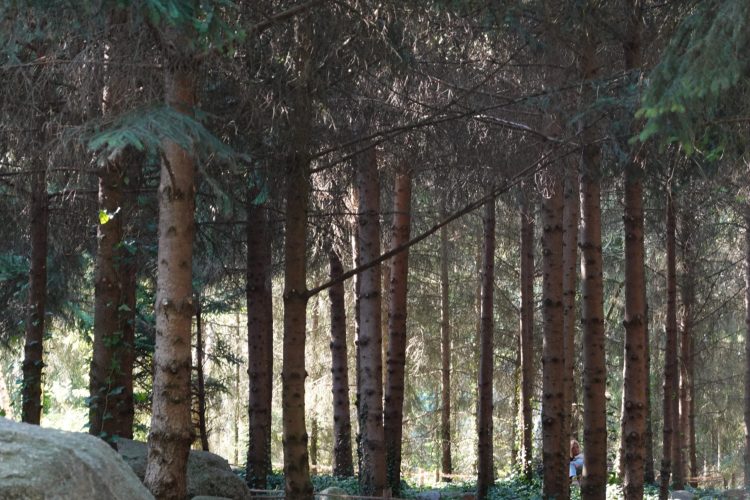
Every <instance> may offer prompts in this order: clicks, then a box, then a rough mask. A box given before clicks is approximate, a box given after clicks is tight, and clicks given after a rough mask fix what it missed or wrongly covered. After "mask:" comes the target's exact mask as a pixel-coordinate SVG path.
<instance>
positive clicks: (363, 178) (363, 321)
mask: <svg viewBox="0 0 750 500" xmlns="http://www.w3.org/2000/svg"><path fill="white" fill-rule="evenodd" d="M357 162H358V164H357V166H356V172H355V177H356V185H357V191H358V193H359V210H358V212H359V220H358V233H359V234H358V236H359V239H358V252H359V259H360V260H361V262H363V263H365V262H370V261H372V260H375V259H376V258H377V257H378V256H379V255H380V180H379V175H378V165H377V156H376V152H375V149H374V147H373V148H370V149H368V150H366V151H364V152H363V153H362V154H361V155H359V158H358V159H357ZM359 278H360V279H359V281H358V287H359V290H358V292H357V302H358V304H359V315H360V323H359V338H358V339H357V346H358V352H357V355H358V360H359V362H358V364H357V369H358V370H359V374H358V377H357V378H358V383H359V385H360V387H359V388H358V393H359V397H358V415H359V433H360V449H361V453H362V459H361V466H360V471H359V484H360V491H361V492H362V494H363V495H366V496H381V495H383V494H384V491H385V488H386V464H385V436H384V431H383V378H382V377H383V376H382V370H383V359H382V355H383V353H382V330H381V325H380V320H381V317H380V307H381V291H380V284H381V282H380V266H379V265H376V266H373V267H371V268H369V269H367V270H366V271H364V272H362V273H361V274H360V277H359ZM399 425H400V422H399Z"/></svg>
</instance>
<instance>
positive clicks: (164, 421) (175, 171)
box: [144, 39, 198, 499]
mask: <svg viewBox="0 0 750 500" xmlns="http://www.w3.org/2000/svg"><path fill="white" fill-rule="evenodd" d="M180 42H184V40H180V39H178V40H177V43H178V44H179V43H180ZM175 52H176V51H175ZM165 64H166V66H167V72H166V85H165V86H166V100H167V103H168V104H169V105H170V106H173V107H174V108H175V109H177V110H178V111H180V112H182V113H185V114H191V113H192V112H193V109H192V108H193V106H195V103H196V81H197V74H198V73H197V72H198V68H197V63H196V62H195V61H194V60H193V59H192V58H191V56H190V55H189V54H176V53H174V54H172V55H171V56H170V57H169V58H168V60H167V61H166V63H165ZM164 148H165V151H164V161H162V165H161V177H160V182H159V243H158V246H159V249H158V257H157V263H158V274H157V284H156V305H155V314H156V347H155V351H154V361H153V362H154V385H153V394H154V398H153V403H152V414H151V431H150V433H149V440H148V465H147V467H146V477H145V480H144V483H145V484H146V486H147V487H148V489H149V490H151V493H153V494H154V496H155V497H157V498H160V499H172V498H174V499H183V498H185V496H186V495H187V478H186V472H187V458H188V451H189V449H190V443H191V442H192V441H193V422H192V418H191V412H190V409H191V391H190V371H191V366H192V363H191V360H190V358H191V337H192V336H191V330H192V320H193V312H194V308H195V307H194V306H195V305H194V303H193V289H192V276H193V272H192V270H193V235H194V234H195V220H194V216H195V161H194V159H193V157H192V156H191V153H190V152H188V151H186V150H184V149H182V148H181V147H180V146H179V145H177V144H176V143H174V142H171V141H167V142H166V144H165V146H164Z"/></svg>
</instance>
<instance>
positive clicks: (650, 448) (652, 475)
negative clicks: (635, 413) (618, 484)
mask: <svg viewBox="0 0 750 500" xmlns="http://www.w3.org/2000/svg"><path fill="white" fill-rule="evenodd" d="M643 294H644V295H646V290H645V288H644V289H643ZM643 300H644V302H646V298H645V297H644V299H643ZM648 318H649V308H648V304H646V326H645V328H646V339H647V340H646V352H645V356H646V470H645V471H644V472H643V480H644V481H645V482H646V483H647V484H655V483H656V471H655V470H654V430H653V426H652V416H651V377H650V374H651V335H650V333H649V327H648Z"/></svg>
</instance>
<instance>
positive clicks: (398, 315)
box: [384, 168, 411, 496]
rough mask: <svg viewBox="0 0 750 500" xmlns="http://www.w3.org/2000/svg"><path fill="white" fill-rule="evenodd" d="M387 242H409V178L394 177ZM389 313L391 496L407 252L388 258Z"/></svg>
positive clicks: (396, 480) (399, 417)
mask: <svg viewBox="0 0 750 500" xmlns="http://www.w3.org/2000/svg"><path fill="white" fill-rule="evenodd" d="M394 189H395V193H394V198H393V231H392V236H391V242H392V245H393V248H397V247H399V246H401V245H403V244H405V243H406V242H408V241H409V234H410V231H411V174H410V172H409V171H408V169H407V168H401V169H400V170H399V172H397V173H396V183H395V186H394ZM390 267H391V272H390V300H389V301H388V302H389V305H390V310H389V315H388V339H389V343H388V361H387V363H388V370H387V372H386V377H385V378H386V381H387V382H386V388H385V407H384V427H385V454H386V457H385V460H386V468H387V474H388V485H389V486H390V488H391V491H392V493H393V495H395V496H398V495H399V494H400V492H401V441H402V439H401V436H402V434H403V433H402V423H403V417H404V415H403V414H404V367H405V365H406V313H407V308H406V293H407V284H408V275H409V250H405V251H403V252H400V253H398V254H396V255H394V256H393V257H392V258H391V266H390Z"/></svg>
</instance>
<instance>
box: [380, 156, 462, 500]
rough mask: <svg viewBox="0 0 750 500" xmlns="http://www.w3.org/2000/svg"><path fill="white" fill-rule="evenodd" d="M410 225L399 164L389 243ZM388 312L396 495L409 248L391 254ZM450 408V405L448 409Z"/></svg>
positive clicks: (389, 426) (405, 234) (388, 407)
mask: <svg viewBox="0 0 750 500" xmlns="http://www.w3.org/2000/svg"><path fill="white" fill-rule="evenodd" d="M410 229H411V174H410V173H409V171H408V169H406V168H402V169H401V170H400V171H399V172H397V173H396V185H395V196H394V198H393V231H392V237H391V240H392V245H393V247H394V248H397V247H399V246H401V245H403V244H405V243H406V242H408V241H409V235H410ZM390 275H391V276H390V278H391V279H390V300H389V301H388V302H390V313H389V315H388V338H389V343H388V361H387V363H388V370H387V372H386V381H387V382H386V388H385V408H384V431H385V454H386V458H385V460H386V468H387V474H388V485H389V486H390V488H391V492H392V494H393V495H395V496H399V495H400V493H401V436H402V434H403V432H402V423H403V419H404V415H403V414H404V369H405V365H406V313H407V307H406V293H407V285H408V277H409V250H408V249H407V250H405V251H403V252H401V253H398V254H396V255H394V256H393V258H391V272H390ZM449 411H450V409H449Z"/></svg>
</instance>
